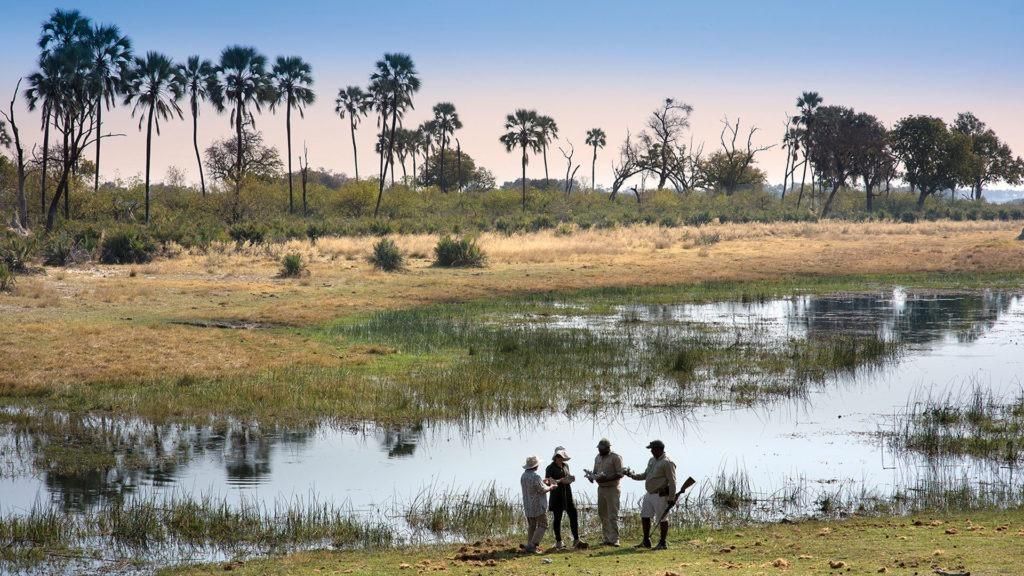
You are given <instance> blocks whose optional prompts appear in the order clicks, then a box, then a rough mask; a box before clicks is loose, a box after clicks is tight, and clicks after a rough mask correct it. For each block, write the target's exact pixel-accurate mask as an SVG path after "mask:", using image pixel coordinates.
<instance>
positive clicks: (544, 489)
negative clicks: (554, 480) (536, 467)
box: [533, 476, 558, 494]
mask: <svg viewBox="0 0 1024 576" xmlns="http://www.w3.org/2000/svg"><path fill="white" fill-rule="evenodd" d="M556 486H558V484H552V485H550V486H548V485H547V484H545V483H544V480H542V479H541V477H540V476H537V481H536V482H534V483H533V489H534V490H536V491H537V493H538V494H547V493H548V492H551V491H552V490H554V489H555V487H556Z"/></svg>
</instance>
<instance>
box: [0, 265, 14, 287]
mask: <svg viewBox="0 0 1024 576" xmlns="http://www.w3.org/2000/svg"><path fill="white" fill-rule="evenodd" d="M13 289H14V272H11V269H10V268H8V267H7V264H5V263H4V262H0V292H9V291H11V290H13Z"/></svg>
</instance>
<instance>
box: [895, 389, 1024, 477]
mask: <svg viewBox="0 0 1024 576" xmlns="http://www.w3.org/2000/svg"><path fill="white" fill-rule="evenodd" d="M889 440H890V443H891V444H892V445H893V446H894V447H895V448H897V449H899V450H906V451H912V452H917V453H920V454H923V455H925V456H927V457H931V458H936V457H938V458H941V457H950V456H954V457H956V456H968V457H972V458H977V459H980V460H985V461H991V462H997V463H1003V464H1009V465H1015V464H1020V463H1022V462H1024V393H1022V394H1020V395H1018V396H1017V398H1015V399H1013V400H1004V399H1001V398H997V397H996V396H995V395H994V394H993V393H992V392H991V391H990V390H985V389H982V388H975V389H973V390H970V391H969V392H966V393H960V394H954V393H949V394H947V395H945V396H941V397H929V398H925V399H923V400H919V401H915V402H912V403H910V404H909V405H908V406H907V408H906V409H905V410H904V411H903V412H902V413H900V414H898V415H897V416H896V417H895V421H894V430H893V432H892V433H891V434H890V436H889Z"/></svg>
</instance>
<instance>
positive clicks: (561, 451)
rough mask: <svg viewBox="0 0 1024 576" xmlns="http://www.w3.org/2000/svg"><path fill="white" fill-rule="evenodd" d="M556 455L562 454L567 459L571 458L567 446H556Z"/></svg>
mask: <svg viewBox="0 0 1024 576" xmlns="http://www.w3.org/2000/svg"><path fill="white" fill-rule="evenodd" d="M555 456H560V457H561V458H562V460H565V461H568V460H569V453H568V452H566V451H565V446H559V447H557V448H555Z"/></svg>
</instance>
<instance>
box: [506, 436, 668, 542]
mask: <svg viewBox="0 0 1024 576" xmlns="http://www.w3.org/2000/svg"><path fill="white" fill-rule="evenodd" d="M647 449H648V450H650V451H651V459H650V460H649V461H648V462H647V469H646V470H645V471H644V472H642V473H639V474H637V473H634V472H633V471H632V470H630V469H629V468H626V467H624V466H623V465H622V457H621V456H619V455H618V454H616V453H615V452H613V451H612V444H611V442H609V441H608V440H607V439H606V438H602V439H601V441H600V442H598V443H597V456H596V457H595V458H594V468H593V469H592V470H584V471H583V472H584V474H585V478H586V479H587V480H589V481H590V482H591V483H596V484H597V515H598V516H599V517H600V518H601V535H602V538H603V544H604V545H606V546H619V498H620V490H619V481H620V480H622V479H623V478H632V479H633V480H639V481H642V482H644V488H645V489H646V494H644V498H643V501H642V503H641V506H640V518H641V522H642V525H643V532H644V536H643V541H642V542H640V544H638V545H637V547H638V548H652V544H651V527H652V525H653V524H654V523H657V524H658V527H659V531H660V533H659V536H660V537H659V539H658V544H657V545H655V546H653V548H654V549H655V550H664V549H665V548H667V542H666V539H667V537H668V511H669V509H670V508H671V507H672V506H674V505H675V500H676V498H677V493H676V465H675V463H674V462H672V460H671V459H670V458H669V457H668V454H666V453H665V443H664V442H662V441H661V440H653V441H652V442H651V443H650V444H648V445H647ZM569 460H570V457H569V454H568V453H567V452H566V450H565V448H564V447H562V446H559V447H557V448H555V453H554V455H553V456H552V457H551V464H549V465H548V466H547V468H546V469H545V470H544V476H543V477H541V475H540V474H539V473H538V472H537V470H538V469H539V468H540V459H539V458H537V457H536V456H530V457H529V458H527V459H526V463H525V464H524V465H523V469H524V472H523V475H522V478H521V479H520V484H521V485H522V488H523V509H524V511H525V513H526V522H527V541H526V544H525V545H523V546H522V548H523V549H524V550H525V551H527V552H533V553H539V552H541V548H540V543H541V540H542V539H543V538H544V532H546V531H547V527H548V521H547V513H548V512H549V511H550V512H551V515H552V528H553V529H554V533H555V548H556V549H560V548H564V547H565V546H564V544H563V541H562V517H563V516H568V518H569V529H570V530H571V531H572V539H573V547H574V548H579V547H581V546H585V545H586V544H585V543H584V542H583V541H582V540H580V529H579V514H578V512H577V511H576V504H575V502H574V501H573V497H572V485H573V483H574V482H575V481H576V477H575V476H573V475H572V473H571V472H570V471H569Z"/></svg>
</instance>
